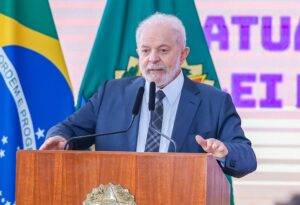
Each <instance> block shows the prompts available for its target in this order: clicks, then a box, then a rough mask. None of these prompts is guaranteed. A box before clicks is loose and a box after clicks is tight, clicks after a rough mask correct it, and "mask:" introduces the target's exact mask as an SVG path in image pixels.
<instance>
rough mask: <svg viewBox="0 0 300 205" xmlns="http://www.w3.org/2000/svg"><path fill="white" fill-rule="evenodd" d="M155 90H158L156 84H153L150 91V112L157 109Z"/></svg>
mask: <svg viewBox="0 0 300 205" xmlns="http://www.w3.org/2000/svg"><path fill="white" fill-rule="evenodd" d="M155 90H156V85H155V82H151V83H150V89H149V103H148V108H149V110H150V111H154V109H155Z"/></svg>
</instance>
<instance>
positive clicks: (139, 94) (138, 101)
mask: <svg viewBox="0 0 300 205" xmlns="http://www.w3.org/2000/svg"><path fill="white" fill-rule="evenodd" d="M144 90H145V89H144V87H140V88H139V90H138V92H137V95H136V98H135V103H134V106H133V108H132V111H131V120H130V123H129V126H128V127H127V128H126V129H123V130H119V131H114V132H106V133H95V134H90V135H82V136H77V137H72V138H70V139H68V140H67V142H66V144H65V147H64V150H67V148H69V145H71V144H72V143H74V142H76V141H80V140H83V139H85V140H86V139H94V138H95V137H98V136H105V135H114V134H120V133H124V132H127V131H128V130H129V129H130V128H131V126H132V124H133V122H134V119H135V117H136V116H137V115H138V113H139V112H140V108H141V104H142V100H143V95H144Z"/></svg>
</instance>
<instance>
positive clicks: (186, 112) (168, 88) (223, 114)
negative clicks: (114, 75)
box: [40, 13, 257, 177]
mask: <svg viewBox="0 0 300 205" xmlns="http://www.w3.org/2000/svg"><path fill="white" fill-rule="evenodd" d="M136 43H137V53H138V56H139V68H140V71H141V73H142V77H130V78H123V79H119V80H110V81H108V82H106V83H105V84H104V85H103V86H101V87H100V88H99V90H98V92H96V93H95V94H94V95H93V97H92V98H91V99H90V100H89V101H88V102H87V104H86V105H85V106H84V107H82V108H81V109H80V110H78V111H77V112H75V113H74V114H72V115H71V116H69V117H68V118H67V119H66V120H65V121H63V122H61V123H59V124H57V125H55V126H54V127H52V128H51V129H50V130H49V131H48V134H47V140H46V141H45V142H44V144H43V145H42V146H41V148H40V149H41V150H53V149H57V150H59V149H63V148H64V146H65V144H66V142H67V140H68V139H71V138H74V137H76V136H82V135H88V134H93V133H107V132H113V131H117V130H122V129H125V128H126V127H127V126H128V124H129V122H130V119H131V110H132V107H133V106H134V103H135V99H136V95H137V93H138V90H139V88H140V87H144V89H145V92H144V95H143V97H142V101H141V109H140V113H139V114H138V115H137V117H136V119H135V120H134V121H133V124H132V126H131V127H130V129H129V130H128V131H126V132H123V133H117V134H111V135H109V136H105V137H95V138H91V139H88V140H81V141H80V142H77V149H87V148H88V147H89V146H91V145H92V144H95V148H96V150H102V151H137V152H172V151H177V152H189V153H190V152H194V153H203V152H206V153H209V154H211V155H213V156H214V157H215V158H216V160H218V161H219V162H220V163H219V164H220V166H221V168H222V169H223V171H224V173H225V174H228V175H231V176H235V177H242V176H244V175H246V174H248V173H250V172H252V171H254V170H255V169H256V166H257V162H256V157H255V154H254V152H253V149H252V148H251V142H250V141H249V140H248V139H247V138H246V137H245V135H244V132H243V130H242V128H241V120H240V117H239V116H238V114H237V112H236V110H235V107H234V105H233V103H232V100H231V97H230V95H229V94H227V93H225V92H222V91H220V90H218V89H216V88H214V87H211V86H209V85H204V84H201V83H196V82H193V81H191V80H190V79H188V78H187V77H185V76H184V75H183V72H182V70H181V67H180V66H181V64H182V63H183V62H184V61H185V59H186V58H187V56H188V54H189V48H188V47H187V46H186V34H185V28H184V26H183V24H182V22H181V21H180V20H179V19H178V18H177V17H175V16H173V15H166V14H161V13H156V14H154V15H152V16H150V17H148V18H147V19H145V20H144V21H142V22H141V23H140V25H139V26H138V28H137V30H136ZM151 82H154V83H155V85H156V88H155V90H156V99H155V110H154V111H152V112H151V111H149V109H148V102H149V92H150V91H149V90H150V83H151ZM162 133H163V134H162ZM162 135H164V136H170V138H171V141H173V142H174V143H175V144H176V147H177V150H174V148H173V146H172V145H171V144H170V140H169V139H167V138H166V137H164V136H162Z"/></svg>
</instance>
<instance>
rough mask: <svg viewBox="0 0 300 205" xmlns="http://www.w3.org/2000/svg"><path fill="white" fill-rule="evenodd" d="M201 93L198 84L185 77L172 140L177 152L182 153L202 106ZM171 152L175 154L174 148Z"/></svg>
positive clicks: (170, 148) (170, 149)
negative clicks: (190, 129)
mask: <svg viewBox="0 0 300 205" xmlns="http://www.w3.org/2000/svg"><path fill="white" fill-rule="evenodd" d="M199 93H200V91H199V89H197V86H196V84H195V83H194V82H192V81H191V80H190V79H188V78H186V77H185V78H184V83H183V87H182V91H181V96H180V100H179V104H178V108H177V113H176V117H175V122H174V127H173V131H172V139H173V140H174V141H175V142H176V145H177V152H180V150H181V148H182V146H183V143H184V139H185V137H186V136H187V134H188V131H189V128H190V126H191V123H192V121H193V119H194V116H195V114H196V112H197V109H198V107H199V106H200V103H201V98H200V96H199ZM169 152H174V149H173V147H172V146H169Z"/></svg>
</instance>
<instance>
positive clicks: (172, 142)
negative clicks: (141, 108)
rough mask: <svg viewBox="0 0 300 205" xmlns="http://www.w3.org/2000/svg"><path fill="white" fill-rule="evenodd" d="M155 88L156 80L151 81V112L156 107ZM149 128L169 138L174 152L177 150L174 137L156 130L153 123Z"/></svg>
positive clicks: (149, 103) (149, 105) (149, 106)
mask: <svg viewBox="0 0 300 205" xmlns="http://www.w3.org/2000/svg"><path fill="white" fill-rule="evenodd" d="M155 88H156V86H155V83H154V82H151V83H150V89H149V102H148V108H149V111H150V112H153V111H154V109H155V96H156V93H155V90H156V89H155ZM149 128H150V129H151V130H152V131H154V132H156V133H157V134H159V135H160V136H162V137H163V138H165V139H167V140H168V141H169V142H170V143H171V144H172V145H173V147H174V152H176V151H177V146H176V142H175V141H174V140H173V139H172V138H170V137H168V136H167V135H165V134H164V133H162V132H160V131H158V130H156V129H155V128H154V127H152V123H151V124H149Z"/></svg>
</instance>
